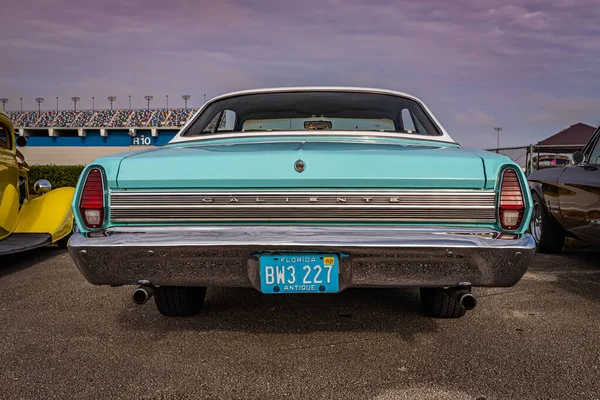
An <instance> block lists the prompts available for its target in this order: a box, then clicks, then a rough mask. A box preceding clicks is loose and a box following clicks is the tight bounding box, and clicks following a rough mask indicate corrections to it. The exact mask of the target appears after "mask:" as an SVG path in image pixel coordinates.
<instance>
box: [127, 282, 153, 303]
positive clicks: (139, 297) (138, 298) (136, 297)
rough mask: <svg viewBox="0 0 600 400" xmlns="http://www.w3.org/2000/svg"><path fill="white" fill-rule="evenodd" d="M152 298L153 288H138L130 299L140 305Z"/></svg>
mask: <svg viewBox="0 0 600 400" xmlns="http://www.w3.org/2000/svg"><path fill="white" fill-rule="evenodd" d="M152 296H154V288H153V287H152V286H140V287H139V288H137V289H135V290H134V291H133V295H132V296H131V298H132V299H133V302H134V303H135V304H138V305H142V304H144V303H146V302H147V301H148V300H150V298H151V297H152Z"/></svg>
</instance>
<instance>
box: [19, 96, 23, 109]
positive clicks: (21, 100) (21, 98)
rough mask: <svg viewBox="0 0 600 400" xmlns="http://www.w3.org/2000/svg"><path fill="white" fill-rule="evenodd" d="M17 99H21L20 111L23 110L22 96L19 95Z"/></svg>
mask: <svg viewBox="0 0 600 400" xmlns="http://www.w3.org/2000/svg"><path fill="white" fill-rule="evenodd" d="M19 99H20V100H21V112H23V98H22V97H19Z"/></svg>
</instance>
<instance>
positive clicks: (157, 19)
mask: <svg viewBox="0 0 600 400" xmlns="http://www.w3.org/2000/svg"><path fill="white" fill-rule="evenodd" d="M3 14H4V15H6V16H8V18H5V19H4V20H3V23H2V24H1V25H0V54H3V55H4V60H3V68H2V73H1V74H0V95H1V96H3V97H8V98H9V99H10V103H9V104H8V108H12V109H14V108H18V102H19V97H23V99H24V106H25V108H29V109H33V108H34V107H35V102H34V98H35V97H37V96H44V97H46V98H47V100H49V99H54V97H55V96H59V98H60V106H61V108H66V107H69V106H70V103H69V102H68V101H67V99H69V98H70V97H71V96H74V95H77V96H80V97H81V98H82V103H81V106H83V107H91V96H95V97H96V106H97V107H107V106H108V101H107V100H106V97H107V96H108V95H116V96H117V97H118V100H117V103H116V106H120V107H126V106H127V100H128V95H132V98H133V105H134V107H141V106H143V96H144V95H146V94H151V95H154V96H155V101H154V105H155V106H163V105H164V98H165V94H169V105H171V106H180V105H182V104H179V103H182V101H181V100H180V94H183V93H191V94H192V95H193V99H192V102H191V104H192V105H194V106H197V105H199V104H201V102H202V95H203V94H204V93H206V94H207V95H208V96H209V97H212V96H215V95H218V94H221V93H223V92H226V91H230V90H238V89H247V88H253V87H264V86H282V85H286V86H287V85H359V86H375V87H384V88H390V89H396V90H401V91H405V92H409V93H412V94H415V95H417V96H418V97H420V98H422V99H423V101H425V102H426V103H427V104H428V105H430V107H431V108H432V110H433V111H434V112H435V113H436V115H437V116H438V117H439V119H440V120H441V121H442V123H444V125H445V126H446V128H447V130H448V131H449V132H450V133H451V135H452V136H453V137H455V138H456V139H457V140H459V141H460V142H461V143H464V144H467V145H472V146H480V147H494V146H495V135H494V132H493V129H492V128H493V126H494V125H501V126H503V128H504V130H503V135H502V138H501V145H506V146H509V145H519V144H527V143H529V142H536V141H538V140H540V139H543V138H544V137H546V136H549V135H550V134H553V133H555V132H557V131H558V130H560V129H561V128H562V127H564V126H569V125H571V124H573V123H575V122H578V121H582V122H586V123H589V124H592V125H598V124H599V123H600V113H599V112H598V109H597V107H594V105H595V104H598V102H599V100H600V69H599V68H598V65H600V24H598V21H600V7H598V3H597V0H568V1H562V2H555V1H551V0H520V1H515V2H513V3H511V4H506V2H504V1H502V0H482V1H478V0H457V1H452V2H448V1H445V0H431V1H419V2H415V1H390V0H375V1H370V2H364V1H358V0H345V1H341V0H329V1H323V0H319V1H317V0H305V1H303V2H297V3H294V2H281V1H275V0H261V1H259V0H237V1H200V2H198V1H191V0H188V1H177V2H171V3H165V2H162V1H156V0H149V1H141V0H140V1H134V0H129V1H117V0H105V1H102V2H92V1H88V2H72V1H67V0H50V1H45V0H35V1H24V2H12V3H9V4H7V5H4V6H3ZM544 99H545V100H544ZM553 99H554V100H553ZM569 99H570V100H569ZM565 100H569V101H565ZM51 105H54V102H53V101H49V102H47V104H46V107H48V108H52V107H51Z"/></svg>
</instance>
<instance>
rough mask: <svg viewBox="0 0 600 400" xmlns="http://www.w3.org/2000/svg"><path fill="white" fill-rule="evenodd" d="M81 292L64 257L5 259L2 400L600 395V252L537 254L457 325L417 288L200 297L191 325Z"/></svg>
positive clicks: (124, 296) (115, 292)
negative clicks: (426, 312) (426, 303)
mask: <svg viewBox="0 0 600 400" xmlns="http://www.w3.org/2000/svg"><path fill="white" fill-rule="evenodd" d="M132 289H133V288H132V287H120V288H111V287H97V286H92V285H90V284H88V283H87V282H86V281H85V280H84V279H83V277H82V276H81V274H80V273H79V271H77V269H76V267H75V266H74V265H73V264H72V263H71V260H70V258H69V257H68V255H67V253H66V251H64V250H59V249H57V248H44V249H40V250H37V251H34V252H29V253H24V254H20V255H14V256H9V257H3V258H0V398H7V399H9V398H10V399H13V398H70V397H74V396H75V397H78V398H133V397H139V398H187V397H195V398H201V397H206V398H261V399H266V398H281V397H284V396H285V397H292V398H351V399H354V398H361V399H396V398H419V397H421V398H440V399H455V398H470V399H484V398H485V399H496V398H540V399H542V398H543V399H547V398H557V399H566V398H577V399H584V398H600V367H599V365H600V251H598V250H594V249H589V248H588V249H567V251H565V252H564V253H563V254H560V255H553V256H550V255H537V256H536V258H535V263H534V266H533V267H532V268H531V269H530V270H529V272H528V273H527V274H526V276H525V277H524V279H523V280H521V282H520V283H519V284H518V285H516V286H515V287H512V288H503V289H475V294H476V295H477V297H478V301H479V303H478V306H477V308H476V309H475V310H473V311H471V312H468V313H467V315H466V316H465V317H464V318H461V319H457V320H435V319H430V318H427V317H424V316H423V315H422V314H421V313H420V305H419V301H418V291H416V290H412V289H410V290H409V289H406V290H370V289H369V290H365V289H363V290H347V291H345V292H343V293H341V294H339V295H288V296H267V295H261V294H259V293H257V292H255V291H254V290H252V289H213V288H211V289H209V291H208V295H207V299H206V306H205V309H204V310H203V311H202V313H201V314H200V315H198V316H196V317H192V318H183V319H173V318H166V317H163V316H161V315H160V314H158V312H157V311H156V309H155V307H154V303H153V301H152V300H151V301H150V302H149V303H147V304H146V305H144V306H135V305H134V304H133V303H132V302H131V297H130V296H131V291H132Z"/></svg>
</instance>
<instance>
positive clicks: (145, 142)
mask: <svg viewBox="0 0 600 400" xmlns="http://www.w3.org/2000/svg"><path fill="white" fill-rule="evenodd" d="M132 144H133V145H134V146H151V145H152V138H151V137H150V136H144V135H141V136H139V137H138V136H135V137H133V138H132Z"/></svg>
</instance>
